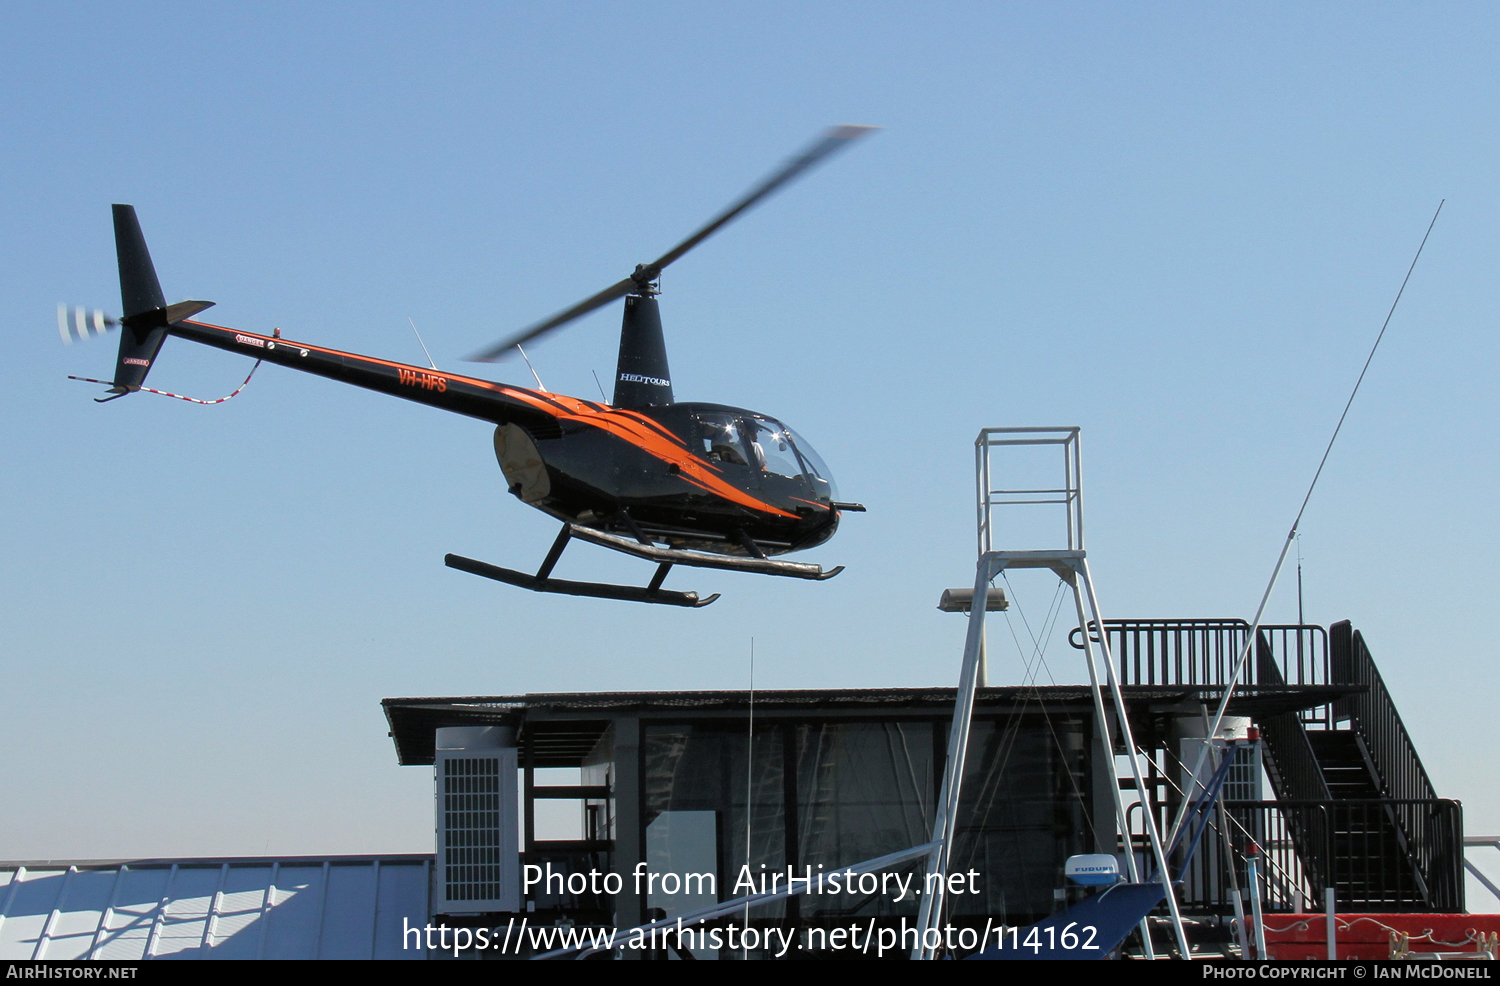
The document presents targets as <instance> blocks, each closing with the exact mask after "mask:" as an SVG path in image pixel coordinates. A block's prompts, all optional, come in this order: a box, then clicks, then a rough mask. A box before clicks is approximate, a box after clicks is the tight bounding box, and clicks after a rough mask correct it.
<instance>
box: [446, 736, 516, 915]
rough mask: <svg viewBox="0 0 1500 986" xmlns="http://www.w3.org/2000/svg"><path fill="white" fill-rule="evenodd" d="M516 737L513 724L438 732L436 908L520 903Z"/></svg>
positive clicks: (458, 910)
mask: <svg viewBox="0 0 1500 986" xmlns="http://www.w3.org/2000/svg"><path fill="white" fill-rule="evenodd" d="M515 737H516V733H515V730H514V729H512V728H510V727H508V726H457V727H444V728H441V729H438V730H437V752H436V755H435V756H434V757H433V787H434V793H435V795H436V801H437V826H436V828H437V833H436V834H437V840H436V841H437V846H436V849H437V852H436V861H437V865H436V866H435V867H434V876H435V878H436V884H437V885H436V886H435V887H433V893H432V900H433V905H432V910H433V913H434V914H465V913H469V914H472V913H479V912H485V911H511V912H515V911H519V910H520V909H521V832H520V798H519V794H518V792H517V784H516V778H517V763H516V738H515Z"/></svg>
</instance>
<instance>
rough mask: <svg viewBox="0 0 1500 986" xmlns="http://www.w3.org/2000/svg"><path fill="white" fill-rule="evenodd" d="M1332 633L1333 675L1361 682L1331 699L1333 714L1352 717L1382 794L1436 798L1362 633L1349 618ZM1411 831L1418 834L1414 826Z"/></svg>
mask: <svg viewBox="0 0 1500 986" xmlns="http://www.w3.org/2000/svg"><path fill="white" fill-rule="evenodd" d="M1329 632H1330V642H1331V645H1332V646H1331V652H1332V658H1333V675H1334V680H1335V681H1336V682H1338V683H1339V684H1349V685H1359V686H1361V687H1360V689H1359V690H1358V691H1354V692H1352V693H1350V694H1349V695H1347V696H1346V697H1344V698H1341V699H1339V700H1337V701H1336V702H1334V703H1333V715H1334V718H1335V719H1336V720H1340V721H1342V720H1345V719H1347V720H1349V723H1350V726H1351V727H1352V728H1353V729H1354V731H1355V732H1356V733H1358V734H1359V737H1360V739H1361V740H1363V741H1364V746H1365V751H1366V752H1367V753H1368V754H1369V757H1370V760H1371V761H1372V763H1373V765H1374V767H1375V770H1376V772H1377V773H1378V774H1379V775H1380V777H1379V780H1380V787H1381V793H1382V794H1384V795H1385V796H1386V797H1389V798H1401V799H1418V800H1425V799H1430V798H1436V797H1437V792H1436V791H1434V790H1433V787H1432V779H1431V778H1429V777H1428V776H1427V768H1425V767H1423V766H1422V759H1421V758H1420V757H1418V756H1417V748H1416V747H1415V746H1414V745H1412V741H1411V735H1410V734H1409V733H1407V731H1406V724H1405V723H1403V722H1402V721H1401V715H1400V713H1398V712H1397V711H1396V703H1395V702H1394V701H1392V700H1391V693H1390V692H1389V691H1388V690H1387V689H1386V687H1385V679H1384V678H1382V677H1381V676H1380V669H1379V668H1377V667H1375V661H1374V659H1373V658H1371V657H1370V650H1369V648H1368V647H1366V646H1365V638H1364V636H1363V635H1362V634H1360V632H1359V631H1358V630H1355V629H1353V628H1352V627H1351V626H1350V625H1349V622H1348V621H1347V620H1345V621H1343V622H1342V623H1335V624H1334V625H1333V626H1331V627H1329ZM1407 834H1408V835H1411V836H1417V835H1418V833H1416V832H1411V831H1408V833H1407Z"/></svg>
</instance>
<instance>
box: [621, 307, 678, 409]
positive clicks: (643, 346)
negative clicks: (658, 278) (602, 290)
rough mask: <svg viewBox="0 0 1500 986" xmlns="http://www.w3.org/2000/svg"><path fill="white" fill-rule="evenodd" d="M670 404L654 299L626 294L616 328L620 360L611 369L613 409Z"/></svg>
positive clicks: (667, 371) (669, 383)
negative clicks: (613, 397) (623, 317)
mask: <svg viewBox="0 0 1500 986" xmlns="http://www.w3.org/2000/svg"><path fill="white" fill-rule="evenodd" d="M670 403H672V371H671V370H670V369H669V368H668V367H667V342H666V339H664V338H663V337H662V333H661V311H660V309H659V308H658V307H657V304H656V299H655V298H653V297H650V296H647V295H636V294H633V295H629V296H628V297H626V299H625V319H624V321H623V322H622V323H621V325H620V359H619V361H618V363H617V364H616V366H615V399H614V406H615V407H652V406H660V405H662V404H670Z"/></svg>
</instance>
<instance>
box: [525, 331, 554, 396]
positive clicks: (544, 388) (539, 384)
mask: <svg viewBox="0 0 1500 986" xmlns="http://www.w3.org/2000/svg"><path fill="white" fill-rule="evenodd" d="M516 348H517V349H519V350H520V351H521V358H522V359H524V360H525V361H526V369H528V370H530V371H531V376H532V379H534V380H535V381H536V389H537V390H540V391H541V392H542V393H544V394H550V393H551V391H550V390H548V389H547V385H546V384H544V383H542V378H541V377H539V376H537V375H536V367H534V366H532V365H531V357H530V356H527V355H526V350H524V349H521V344H520V343H519V342H518V343H516Z"/></svg>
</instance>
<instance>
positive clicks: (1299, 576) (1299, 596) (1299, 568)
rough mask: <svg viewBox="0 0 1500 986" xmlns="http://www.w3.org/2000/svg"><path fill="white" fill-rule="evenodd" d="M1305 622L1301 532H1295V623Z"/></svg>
mask: <svg viewBox="0 0 1500 986" xmlns="http://www.w3.org/2000/svg"><path fill="white" fill-rule="evenodd" d="M1306 623H1307V621H1306V620H1305V619H1303V618H1302V533H1301V532H1300V531H1299V532H1298V533H1297V625H1298V626H1303V625H1305V624H1306Z"/></svg>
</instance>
